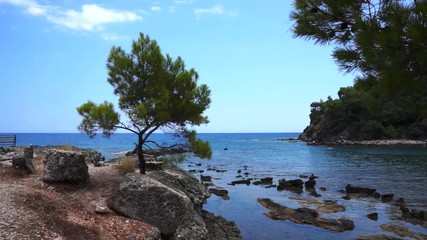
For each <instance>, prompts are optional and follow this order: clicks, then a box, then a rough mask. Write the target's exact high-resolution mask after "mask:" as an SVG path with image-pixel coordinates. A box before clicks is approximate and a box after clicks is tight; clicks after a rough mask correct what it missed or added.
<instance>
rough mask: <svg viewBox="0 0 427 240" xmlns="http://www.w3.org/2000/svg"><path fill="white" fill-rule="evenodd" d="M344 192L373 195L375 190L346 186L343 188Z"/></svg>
mask: <svg viewBox="0 0 427 240" xmlns="http://www.w3.org/2000/svg"><path fill="white" fill-rule="evenodd" d="M345 191H346V192H347V193H362V194H373V193H374V192H375V191H377V190H376V189H373V188H365V187H356V186H352V185H350V184H347V186H346V187H345Z"/></svg>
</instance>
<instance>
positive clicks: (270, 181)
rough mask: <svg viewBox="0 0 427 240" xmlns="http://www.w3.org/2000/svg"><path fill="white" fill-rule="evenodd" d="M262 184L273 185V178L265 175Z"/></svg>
mask: <svg viewBox="0 0 427 240" xmlns="http://www.w3.org/2000/svg"><path fill="white" fill-rule="evenodd" d="M260 180H261V184H262V185H272V184H273V178H272V177H265V178H261V179H260Z"/></svg>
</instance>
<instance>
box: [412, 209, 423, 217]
mask: <svg viewBox="0 0 427 240" xmlns="http://www.w3.org/2000/svg"><path fill="white" fill-rule="evenodd" d="M411 217H412V218H415V219H417V220H427V211H422V210H416V209H412V210H411Z"/></svg>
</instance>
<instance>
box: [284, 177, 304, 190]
mask: <svg viewBox="0 0 427 240" xmlns="http://www.w3.org/2000/svg"><path fill="white" fill-rule="evenodd" d="M303 184H304V182H303V181H302V180H301V179H294V180H289V181H286V179H282V180H279V185H278V186H277V190H279V191H280V190H291V189H292V188H293V189H295V188H296V189H298V190H301V189H302V188H303Z"/></svg>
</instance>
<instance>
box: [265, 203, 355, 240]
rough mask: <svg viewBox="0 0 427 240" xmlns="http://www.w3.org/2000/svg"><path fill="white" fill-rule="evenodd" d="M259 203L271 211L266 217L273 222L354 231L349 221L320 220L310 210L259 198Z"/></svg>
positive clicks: (351, 222)
mask: <svg viewBox="0 0 427 240" xmlns="http://www.w3.org/2000/svg"><path fill="white" fill-rule="evenodd" d="M258 202H259V203H261V205H263V206H264V207H265V208H267V209H268V210H270V212H269V213H266V214H265V215H266V216H268V217H270V218H271V219H273V220H289V221H292V222H294V223H297V224H310V225H314V226H317V227H321V228H324V229H327V230H331V231H337V232H343V231H348V230H353V229H354V223H353V221H351V220H348V219H343V218H341V219H326V218H320V217H319V214H318V213H317V212H316V211H315V210H313V209H309V208H297V209H292V208H288V207H286V206H282V205H280V204H277V203H275V202H273V201H272V200H271V199H269V198H259V199H258Z"/></svg>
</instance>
